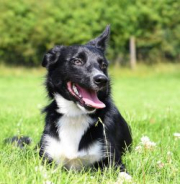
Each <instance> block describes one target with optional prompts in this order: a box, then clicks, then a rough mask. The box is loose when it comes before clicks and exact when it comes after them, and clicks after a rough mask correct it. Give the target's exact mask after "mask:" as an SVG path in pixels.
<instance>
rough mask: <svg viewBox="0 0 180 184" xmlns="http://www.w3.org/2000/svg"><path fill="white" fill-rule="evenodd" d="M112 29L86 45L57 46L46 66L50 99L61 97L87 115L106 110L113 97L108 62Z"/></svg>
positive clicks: (44, 61)
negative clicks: (80, 108) (110, 93)
mask: <svg viewBox="0 0 180 184" xmlns="http://www.w3.org/2000/svg"><path fill="white" fill-rule="evenodd" d="M109 34H110V26H107V27H106V29H105V30H104V32H103V33H102V34H101V35H100V36H99V37H97V38H95V39H93V40H91V41H89V42H88V43H87V44H86V45H74V46H68V47H67V46H55V47H54V48H52V49H51V50H49V51H48V52H47V53H46V54H45V56H44V58H43V62H42V66H44V67H46V68H47V71H48V74H47V80H46V87H47V90H48V93H49V96H50V97H51V98H53V96H54V94H57V93H58V94H60V95H61V96H63V97H64V98H65V99H67V100H70V101H73V102H75V103H76V104H77V105H78V106H81V107H83V108H85V109H86V110H87V111H93V110H94V109H101V108H104V107H105V106H106V105H105V99H106V97H107V96H108V94H109V90H110V89H109V88H110V85H109V78H108V74H107V67H108V61H107V60H106V58H105V55H104V54H105V50H106V44H107V41H108V39H109Z"/></svg>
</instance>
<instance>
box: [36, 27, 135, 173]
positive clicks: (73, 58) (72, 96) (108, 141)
mask: <svg viewBox="0 0 180 184" xmlns="http://www.w3.org/2000/svg"><path fill="white" fill-rule="evenodd" d="M109 34H110V27H109V26H107V27H106V29H105V30H104V32H103V33H102V34H101V35H100V36H99V37H97V38H95V39H93V40H91V41H89V42H88V43H87V44H85V45H74V46H55V47H54V48H52V49H51V50H49V51H48V52H47V53H46V54H45V56H44V58H43V62H42V66H44V67H46V69H47V76H46V82H45V85H46V89H47V92H48V95H49V97H50V99H51V102H50V104H49V105H48V106H47V107H45V109H44V113H45V114H46V118H45V127H44V131H43V134H42V137H41V141H40V153H39V154H40V156H41V157H43V159H45V160H47V161H48V162H55V163H56V164H61V165H63V166H64V167H65V168H67V169H75V170H80V169H81V168H83V167H87V166H93V167H95V168H97V167H101V168H103V167H105V166H115V167H119V168H120V170H121V171H124V170H125V168H124V165H123V164H122V160H121V159H122V158H121V157H122V155H123V153H124V151H125V150H126V148H128V147H129V146H130V145H131V142H132V138H131V133H130V130H129V127H128V125H127V123H126V121H125V120H124V119H123V117H122V116H121V114H120V113H119V111H118V109H117V108H116V107H115V105H114V103H113V101H112V98H111V89H110V79H109V77H108V73H107V68H108V61H107V59H106V58H105V49H106V43H107V40H108V38H109Z"/></svg>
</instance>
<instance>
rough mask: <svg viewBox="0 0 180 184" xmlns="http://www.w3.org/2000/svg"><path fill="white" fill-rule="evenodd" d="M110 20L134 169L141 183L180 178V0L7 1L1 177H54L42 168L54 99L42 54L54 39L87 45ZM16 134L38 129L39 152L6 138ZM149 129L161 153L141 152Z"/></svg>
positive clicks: (1, 57) (110, 52)
mask: <svg viewBox="0 0 180 184" xmlns="http://www.w3.org/2000/svg"><path fill="white" fill-rule="evenodd" d="M108 24H110V25H111V35H110V40H109V46H108V49H107V59H108V60H109V61H110V64H111V65H110V70H109V73H110V76H111V79H112V97H113V100H114V102H115V104H116V106H117V107H118V109H119V110H120V112H121V114H122V115H123V117H124V118H125V119H126V121H127V122H128V123H129V125H130V126H131V129H132V135H133V139H134V143H133V149H132V153H131V154H129V155H128V156H126V157H124V163H125V164H126V165H127V170H128V172H129V173H130V174H132V176H133V178H134V179H135V180H134V181H133V183H147V184H150V183H151V184H152V183H174V184H177V183H180V175H179V172H178V171H179V170H180V169H178V168H180V157H179V155H180V154H179V153H180V146H179V140H180V136H179V135H180V123H179V122H180V113H179V109H180V103H179V97H180V0H101V1H97V0H49V1H45V0H39V1H38V0H1V1H0V102H1V105H0V130H1V133H0V163H1V164H0V171H1V172H0V183H8V184H14V183H18V184H21V183H22V184H24V183H46V182H44V179H43V177H39V176H38V174H37V172H34V171H35V170H34V168H36V167H37V163H39V161H40V159H39V158H38V155H37V154H36V153H35V152H34V147H35V146H36V144H37V143H38V142H39V140H40V136H41V133H42V131H43V126H44V115H43V114H41V111H42V109H43V108H44V107H45V106H46V105H47V104H48V103H49V100H48V98H47V95H46V94H47V93H46V92H45V87H44V85H43V82H44V80H45V79H44V76H45V73H46V69H45V68H43V67H41V60H42V58H43V55H44V53H45V52H46V51H47V50H49V49H50V48H52V47H53V46H54V45H71V44H85V43H87V42H88V41H89V40H91V39H92V38H95V37H97V36H98V35H99V34H100V33H101V32H102V31H103V30H104V29H105V27H106V26H107V25H108ZM14 135H18V136H19V135H28V136H30V137H31V138H32V140H33V143H32V153H31V152H28V151H27V152H23V151H24V150H22V152H21V150H18V149H15V148H14V147H11V146H9V147H5V146H4V144H2V143H3V140H4V139H5V138H7V137H11V136H14ZM143 136H148V137H149V138H150V140H152V141H153V142H155V143H156V145H157V146H156V147H155V148H154V150H155V151H154V152H153V150H149V152H148V150H146V149H145V150H144V152H143V153H142V154H140V153H139V152H138V151H137V149H136V146H138V145H139V141H140V140H141V137H143ZM134 148H135V149H134ZM26 153H27V154H26ZM30 153H31V154H30ZM29 154H30V155H29ZM34 154H35V155H34ZM32 158H33V159H32ZM40 165H41V163H40ZM49 172H51V171H50V170H49ZM110 172H111V173H113V172H112V171H111V170H110ZM40 173H42V172H40ZM52 173H53V174H52ZM142 173H143V174H142ZM48 175H49V176H51V177H50V178H49V179H50V181H52V182H53V183H60V182H59V181H60V180H61V179H62V178H64V182H63V179H62V182H61V183H73V184H75V183H80V182H81V181H82V183H87V181H88V183H91V184H94V183H108V184H109V183H114V182H112V180H113V177H112V176H111V175H109V174H106V172H105V175H106V176H107V177H109V178H107V179H106V177H105V179H104V176H105V175H102V177H103V179H101V176H99V175H97V176H96V177H95V178H94V176H93V177H91V175H89V176H88V177H85V176H87V175H83V174H82V175H81V172H80V173H79V174H73V173H72V174H71V173H70V174H68V173H65V172H64V174H60V175H59V171H58V172H57V173H56V174H54V172H51V174H48ZM68 178H69V180H67V179H68ZM93 178H94V179H93ZM70 180H71V181H70ZM105 180H106V181H105ZM114 181H115V180H114ZM48 183H49V182H48ZM50 183H51V182H50Z"/></svg>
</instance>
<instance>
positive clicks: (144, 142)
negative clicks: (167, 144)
mask: <svg viewBox="0 0 180 184" xmlns="http://www.w3.org/2000/svg"><path fill="white" fill-rule="evenodd" d="M148 142H150V139H149V137H147V136H143V137H141V143H142V144H143V145H144V144H146V143H148Z"/></svg>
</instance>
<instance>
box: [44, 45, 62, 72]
mask: <svg viewBox="0 0 180 184" xmlns="http://www.w3.org/2000/svg"><path fill="white" fill-rule="evenodd" d="M62 48H63V46H60V45H58V46H55V47H54V48H52V49H51V50H49V51H48V52H47V53H46V54H45V55H44V57H43V60H42V66H43V67H46V68H48V67H49V66H50V65H52V64H55V63H56V62H57V60H58V58H59V56H60V54H61V51H62Z"/></svg>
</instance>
